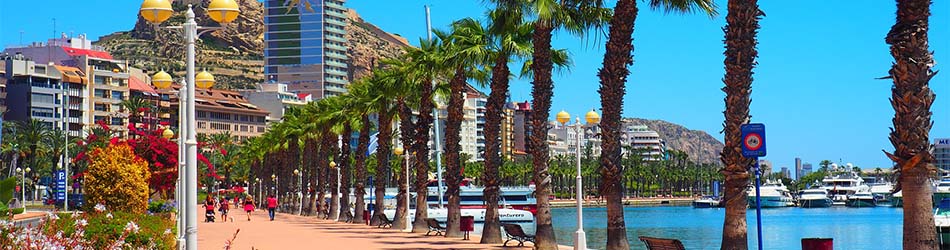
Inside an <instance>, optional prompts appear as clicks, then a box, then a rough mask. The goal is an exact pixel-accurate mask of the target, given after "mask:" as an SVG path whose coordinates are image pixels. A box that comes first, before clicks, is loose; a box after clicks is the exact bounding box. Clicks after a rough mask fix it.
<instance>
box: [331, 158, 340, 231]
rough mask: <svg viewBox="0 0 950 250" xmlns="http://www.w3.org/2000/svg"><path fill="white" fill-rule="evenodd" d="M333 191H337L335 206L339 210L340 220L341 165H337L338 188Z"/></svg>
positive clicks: (337, 215)
mask: <svg viewBox="0 0 950 250" xmlns="http://www.w3.org/2000/svg"><path fill="white" fill-rule="evenodd" d="M333 192H336V199H335V200H334V201H336V206H335V208H336V212H337V214H336V219H337V220H339V219H340V166H337V167H336V189H334V190H333ZM330 217H331V218H332V217H333V216H332V215H331V216H330Z"/></svg>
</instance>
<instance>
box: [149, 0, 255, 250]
mask: <svg viewBox="0 0 950 250" xmlns="http://www.w3.org/2000/svg"><path fill="white" fill-rule="evenodd" d="M173 11H174V10H172V4H171V2H170V1H169V0H145V1H143V2H142V6H141V8H140V9H139V13H140V15H141V16H142V18H143V19H145V20H146V21H148V22H151V23H153V24H156V25H157V24H160V23H162V22H164V21H165V20H168V19H169V18H170V17H171V16H172V14H173ZM239 14H240V10H239V5H238V3H237V2H235V1H234V0H211V3H210V4H209V5H208V16H209V17H210V18H211V19H212V20H214V21H216V22H218V23H221V24H226V23H229V22H231V21H233V20H234V19H235V18H237V16H238V15H239ZM168 28H172V29H180V30H182V35H183V36H184V38H185V39H184V40H185V42H186V44H187V50H186V51H187V53H186V54H187V58H186V60H185V63H186V64H187V67H186V72H187V73H186V77H185V78H186V79H187V82H186V83H185V84H184V87H183V88H182V90H181V91H179V95H181V93H184V95H182V98H179V99H180V100H181V99H187V101H185V103H180V104H179V106H183V107H182V110H183V111H185V112H181V113H184V114H186V116H185V119H179V121H182V120H183V121H184V122H183V123H182V124H183V125H185V126H181V127H180V128H181V129H182V131H183V132H184V133H179V134H186V136H185V138H183V139H184V140H182V142H184V145H185V146H184V149H186V150H183V151H185V154H184V156H186V157H183V158H184V159H185V161H184V163H185V164H184V165H181V164H180V165H179V173H181V172H185V174H184V175H181V174H179V187H184V188H180V189H183V192H187V194H186V195H182V196H183V197H184V198H185V199H183V201H182V202H179V204H181V203H184V204H186V205H185V206H186V207H187V209H184V210H183V214H186V216H185V217H186V219H185V220H184V222H185V223H184V226H183V228H184V229H185V230H180V231H184V232H185V233H184V235H183V237H180V238H179V243H184V245H185V247H186V249H188V250H197V249H198V216H197V214H198V183H197V180H198V172H197V166H198V141H197V139H196V138H195V137H196V136H197V135H196V133H197V132H196V131H195V128H196V127H197V122H196V121H195V87H196V86H195V85H196V81H195V80H196V79H195V40H197V38H198V36H199V35H201V33H204V32H208V31H211V30H216V29H220V28H219V27H216V28H211V27H199V26H198V23H197V22H195V13H194V11H192V10H191V5H190V4H189V5H188V12H187V13H186V20H185V23H183V24H182V25H181V26H174V27H168ZM199 29H201V30H202V31H201V33H199V32H198V31H199ZM161 73H163V72H161V71H160V72H159V74H156V76H157V77H156V78H158V80H159V81H158V85H156V86H157V87H161V86H168V85H170V84H169V83H170V81H169V80H170V79H169V78H170V76H169V77H166V76H165V75H167V73H164V74H161ZM212 78H213V77H212ZM204 79H206V78H204ZM153 82H154V81H153ZM207 83H208V82H207V81H205V82H202V85H203V86H205V87H210V84H207ZM211 83H213V80H212V82H211ZM181 113H179V114H181ZM181 159H182V158H179V161H180V160H181Z"/></svg>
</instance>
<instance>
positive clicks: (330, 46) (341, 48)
mask: <svg viewBox="0 0 950 250" xmlns="http://www.w3.org/2000/svg"><path fill="white" fill-rule="evenodd" d="M325 46H326V47H327V48H328V49H333V50H337V51H346V46H343V45H337V44H333V43H327V44H325Z"/></svg>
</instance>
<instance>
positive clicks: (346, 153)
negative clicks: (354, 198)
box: [337, 122, 353, 221]
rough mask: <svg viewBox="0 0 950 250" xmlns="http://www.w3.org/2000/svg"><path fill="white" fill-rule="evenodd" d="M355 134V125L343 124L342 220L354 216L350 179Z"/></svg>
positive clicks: (340, 216)
mask: <svg viewBox="0 0 950 250" xmlns="http://www.w3.org/2000/svg"><path fill="white" fill-rule="evenodd" d="M352 134H353V127H351V126H350V123H349V122H347V123H345V124H343V134H342V135H343V140H342V146H341V147H340V162H339V163H337V164H340V166H339V167H340V170H342V171H343V176H342V177H341V178H340V179H341V180H340V182H341V183H340V185H342V187H341V188H340V215H339V218H340V220H341V221H349V220H351V219H352V218H353V214H352V213H350V179H351V178H353V176H352V175H353V169H352V167H351V166H352V165H351V163H352V162H351V161H350V138H351V135H352Z"/></svg>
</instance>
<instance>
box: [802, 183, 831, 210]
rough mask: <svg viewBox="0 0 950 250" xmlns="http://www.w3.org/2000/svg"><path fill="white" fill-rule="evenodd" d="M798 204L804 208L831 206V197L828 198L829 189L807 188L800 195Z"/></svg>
mask: <svg viewBox="0 0 950 250" xmlns="http://www.w3.org/2000/svg"><path fill="white" fill-rule="evenodd" d="M798 205H799V206H801V207H803V208H812V207H830V206H831V198H828V190H825V189H824V188H812V189H805V191H802V193H801V197H798Z"/></svg>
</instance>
